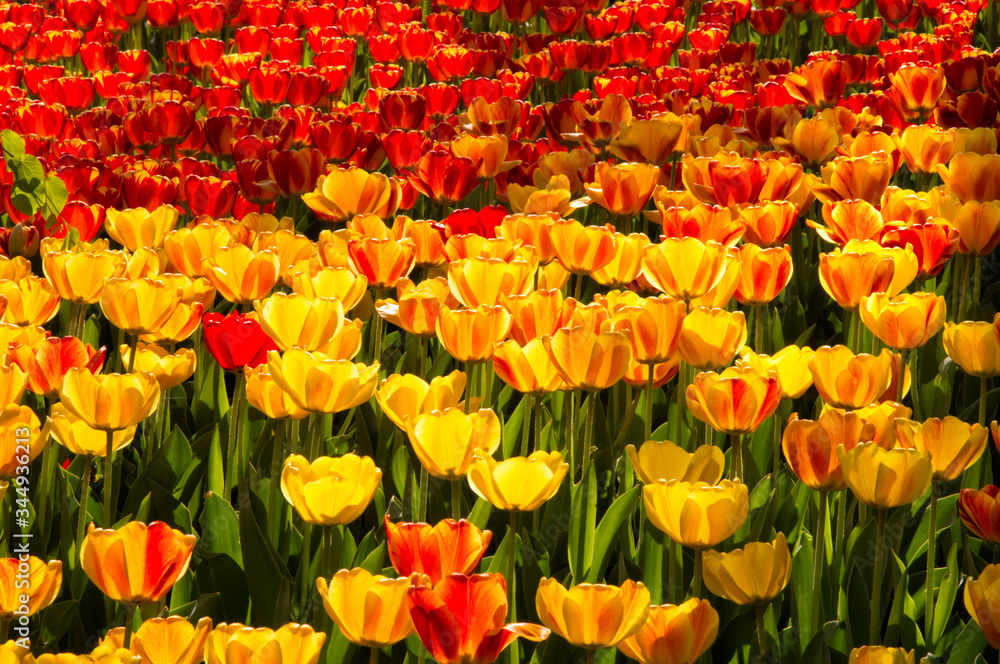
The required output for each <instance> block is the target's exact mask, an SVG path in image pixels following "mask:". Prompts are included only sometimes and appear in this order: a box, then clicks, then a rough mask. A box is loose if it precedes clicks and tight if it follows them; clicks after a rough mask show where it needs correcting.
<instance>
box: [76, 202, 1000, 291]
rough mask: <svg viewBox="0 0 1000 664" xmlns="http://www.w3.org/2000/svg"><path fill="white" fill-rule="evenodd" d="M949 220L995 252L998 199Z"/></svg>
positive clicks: (969, 245)
mask: <svg viewBox="0 0 1000 664" xmlns="http://www.w3.org/2000/svg"><path fill="white" fill-rule="evenodd" d="M948 221H949V222H950V223H951V225H952V226H954V227H955V229H956V230H957V231H958V251H959V252H960V253H962V254H967V255H971V256H975V257H977V258H978V257H980V256H986V255H989V254H991V253H993V250H994V249H996V248H997V244H1000V202H998V201H993V202H990V203H980V202H978V201H969V202H968V203H965V204H963V205H962V206H961V207H960V208H958V209H957V210H956V211H955V212H954V213H953V215H952V216H951V217H950V218H948ZM60 294H62V293H61V292H60ZM63 297H65V296H63Z"/></svg>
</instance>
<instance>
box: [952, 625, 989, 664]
mask: <svg viewBox="0 0 1000 664" xmlns="http://www.w3.org/2000/svg"><path fill="white" fill-rule="evenodd" d="M988 645H989V644H988V643H987V642H986V637H985V636H984V635H983V630H982V629H980V628H979V625H977V624H976V621H975V620H970V621H969V622H968V623H966V625H965V627H964V628H963V629H962V632H961V633H960V634H959V635H958V638H957V639H955V645H954V646H952V649H951V659H950V660H949V661H953V662H971V661H972V658H973V657H975V656H976V655H977V654H978V653H981V652H983V651H984V650H986V647H987V646H988Z"/></svg>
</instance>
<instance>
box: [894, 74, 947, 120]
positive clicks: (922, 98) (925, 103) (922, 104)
mask: <svg viewBox="0 0 1000 664" xmlns="http://www.w3.org/2000/svg"><path fill="white" fill-rule="evenodd" d="M889 80H890V82H891V83H892V89H893V90H894V91H895V92H897V93H898V95H899V100H900V102H901V104H902V106H903V108H905V109H906V110H908V111H916V112H919V113H926V112H927V111H929V110H931V109H932V108H934V106H935V105H937V101H938V99H939V98H940V97H941V95H942V93H944V88H945V78H944V69H942V68H941V67H925V66H919V65H912V64H910V65H903V66H902V67H900V68H899V69H898V70H896V73H894V74H893V75H892V76H890V77H889Z"/></svg>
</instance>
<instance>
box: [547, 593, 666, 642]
mask: <svg viewBox="0 0 1000 664" xmlns="http://www.w3.org/2000/svg"><path fill="white" fill-rule="evenodd" d="M535 608H536V610H537V611H538V617H539V619H540V620H541V621H542V624H543V625H545V626H546V627H548V628H549V629H551V630H552V631H553V632H555V633H556V634H558V635H559V636H561V637H562V638H564V639H566V641H568V642H569V643H570V645H574V646H577V647H579V648H585V649H587V650H600V649H602V648H612V647H614V646H616V645H618V644H619V643H621V642H622V641H624V640H625V639H627V638H629V637H630V636H633V635H634V634H636V633H637V632H638V631H639V630H640V629H642V627H643V625H644V624H645V623H646V619H647V617H648V616H649V613H650V607H649V590H647V589H646V586H644V585H643V584H642V583H637V582H635V581H631V580H628V581H626V582H625V583H623V584H622V585H621V587H616V586H609V585H604V584H591V583H580V584H577V585H575V586H573V587H572V588H570V589H568V590H567V589H566V588H565V587H563V585H562V584H560V583H559V581H558V580H557V579H546V578H543V579H542V580H541V581H540V582H539V584H538V590H537V591H536V592H535Z"/></svg>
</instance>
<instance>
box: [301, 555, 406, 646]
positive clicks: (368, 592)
mask: <svg viewBox="0 0 1000 664" xmlns="http://www.w3.org/2000/svg"><path fill="white" fill-rule="evenodd" d="M414 582H419V576H415V577H413V578H406V577H403V578H399V579H391V578H388V577H384V576H382V575H380V574H372V573H371V572H368V571H367V570H365V569H363V568H361V567H358V568H355V569H352V570H346V569H342V570H340V571H339V572H337V573H336V574H334V575H333V578H332V579H330V581H329V582H327V580H326V579H324V578H319V579H316V589H317V590H319V594H320V596H321V597H322V598H323V607H324V608H325V609H326V612H327V614H328V615H329V616H330V619H331V620H333V622H334V624H335V625H337V627H338V628H340V631H341V633H342V634H343V635H344V637H345V638H346V639H347V640H348V641H350V642H351V643H354V644H356V645H359V646H365V647H368V648H374V649H379V648H384V647H386V646H391V645H393V644H394V643H398V642H399V641H402V640H403V639H405V638H406V637H408V636H409V635H410V634H412V633H413V623H412V622H410V614H409V611H408V608H409V607H408V606H407V599H406V593H407V591H408V590H409V589H410V587H411V585H412V584H413V583H414ZM359 607H363V609H362V610H360V611H359V610H358V608H359Z"/></svg>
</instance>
